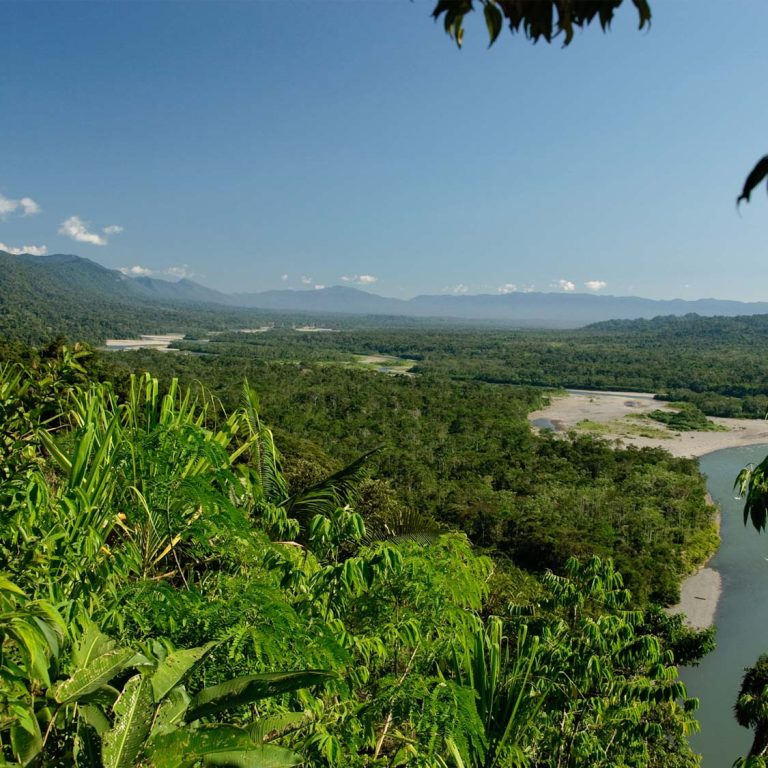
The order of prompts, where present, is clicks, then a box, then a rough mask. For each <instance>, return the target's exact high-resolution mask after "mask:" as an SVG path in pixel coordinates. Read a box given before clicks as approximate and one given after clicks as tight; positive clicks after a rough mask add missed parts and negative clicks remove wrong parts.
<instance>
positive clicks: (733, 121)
mask: <svg viewBox="0 0 768 768" xmlns="http://www.w3.org/2000/svg"><path fill="white" fill-rule="evenodd" d="M625 5H626V6H627V7H626V8H623V9H621V10H620V11H619V13H618V16H617V19H616V21H615V23H614V27H613V29H612V31H611V32H610V33H608V34H606V35H604V34H602V33H601V32H600V30H599V29H598V28H597V27H595V28H589V29H588V30H586V31H584V32H581V33H577V35H576V39H575V40H574V42H573V44H572V45H571V46H570V47H569V48H567V49H563V48H561V47H560V45H559V44H557V43H556V44H554V45H551V46H547V45H545V44H538V45H535V46H533V45H531V44H530V43H528V42H526V41H525V40H524V39H523V38H522V37H519V36H514V37H513V36H511V35H509V34H508V33H507V32H506V31H505V32H504V33H503V34H502V36H501V37H500V39H499V40H498V42H497V43H496V45H495V46H494V47H493V48H491V49H490V50H488V47H487V36H486V31H485V26H484V23H483V20H482V17H481V16H478V15H477V14H475V15H474V16H475V17H474V18H470V19H469V20H468V21H467V24H466V27H467V30H466V36H465V46H464V48H463V50H461V51H459V50H457V49H456V47H455V46H454V45H453V43H452V42H451V41H450V39H449V38H448V37H447V36H446V35H445V34H444V33H443V31H442V27H441V26H440V25H436V24H434V23H433V22H432V20H431V19H430V11H431V8H432V3H431V2H426V0H415V2H409V1H408V0H379V1H373V0H371V1H370V2H366V1H365V0H357V1H353V0H347V2H325V1H324V0H313V2H303V3H299V2H290V1H289V0H285V1H282V2H266V1H265V2H236V3H228V2H216V3H205V2H187V3H185V2H172V3H162V2H151V3H150V2H128V3H122V2H106V1H105V2H90V3H79V2H69V1H66V0H64V1H62V2H54V3H50V4H49V3H44V2H35V1H32V2H19V3H14V2H8V1H7V0H6V2H3V3H0V25H2V28H3V30H4V35H3V40H4V51H3V71H2V75H1V76H0V105H2V107H3V110H2V112H3V117H2V119H1V120H0V158H1V159H2V162H1V163H0V196H1V197H0V243H3V244H5V245H6V246H7V247H9V248H19V249H21V248H23V247H25V246H34V247H36V248H40V249H42V248H43V247H45V248H47V251H48V253H58V252H65V253H77V254H79V255H82V256H87V257H88V258H91V259H94V260H95V261H98V262H99V263H101V264H104V265H105V266H108V267H111V268H121V267H122V268H132V267H138V268H140V269H141V270H146V271H148V272H149V271H151V272H152V273H153V274H155V275H157V276H161V277H162V276H173V275H181V274H191V275H192V276H193V279H196V280H198V281H199V282H201V283H204V284H206V285H210V286H211V287H215V288H218V289H221V290H226V291H235V290H238V291H257V290H264V289H268V288H279V287H294V288H303V287H305V288H312V287H314V286H315V285H334V284H341V283H342V282H346V284H349V285H359V286H362V287H365V288H367V289H369V290H373V291H375V292H377V293H381V294H383V295H391V296H402V297H408V296H413V295H416V294H418V293H437V292H443V291H445V292H452V291H455V292H464V291H467V292H469V293H480V292H488V293H496V292H497V291H499V290H513V287H514V289H516V290H525V289H529V288H534V289H535V290H546V291H548V290H577V291H585V290H590V289H592V290H600V291H602V292H603V293H611V294H616V295H627V294H632V295H641V296H648V297H653V298H671V297H678V296H679V297H682V298H700V297H706V296H715V297H718V298H735V299H744V300H766V299H768V281H766V279H765V275H766V268H765V265H764V262H765V255H766V242H767V240H768V237H767V236H768V199H766V195H765V193H764V191H763V189H762V188H761V189H760V190H758V191H756V192H755V194H754V195H753V203H752V204H751V205H748V206H742V210H741V214H742V215H741V217H739V216H738V215H737V213H736V210H735V205H734V203H735V198H736V195H737V194H738V192H739V190H740V186H741V183H742V181H743V179H744V176H745V175H746V173H747V171H748V170H749V169H750V168H751V167H752V165H753V163H754V162H755V161H756V160H757V159H758V158H759V157H760V156H761V155H762V154H764V153H765V152H768V119H767V118H768V99H766V87H765V81H766V74H767V73H768V67H766V64H767V63H768V47H767V46H766V45H765V30H766V29H768V4H766V3H765V2H764V0H739V2H736V3H729V4H724V3H723V2H722V0H675V1H674V2H670V0H652V6H653V12H654V21H653V25H652V27H651V29H650V31H643V32H638V31H637V29H636V26H637V21H636V17H635V15H634V11H633V9H632V7H631V6H630V5H629V0H626V1H625ZM724 8H727V13H728V15H727V16H724ZM33 204H34V205H33ZM36 208H37V209H39V210H35V209H36ZM118 229H120V231H118ZM0 247H1V246H0ZM284 276H287V277H285V279H283V277H284ZM345 277H346V278H350V279H348V280H346V281H343V280H342V278H345ZM587 283H589V284H590V287H587V285H586V284H587ZM603 284H605V285H603Z"/></svg>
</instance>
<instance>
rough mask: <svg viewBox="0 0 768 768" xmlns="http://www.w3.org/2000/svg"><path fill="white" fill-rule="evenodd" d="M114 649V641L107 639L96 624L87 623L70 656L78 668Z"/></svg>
mask: <svg viewBox="0 0 768 768" xmlns="http://www.w3.org/2000/svg"><path fill="white" fill-rule="evenodd" d="M114 648H115V641H114V640H112V639H111V638H109V637H107V636H106V635H105V634H104V633H103V632H102V631H101V630H100V629H99V628H98V626H97V625H96V624H94V623H93V622H89V623H88V626H87V627H86V628H85V632H83V634H82V636H81V638H80V642H79V643H78V644H77V647H76V648H75V650H74V653H73V654H72V655H73V657H74V660H75V663H76V664H77V666H78V667H86V666H87V665H88V664H89V663H90V662H91V661H93V660H94V659H96V658H98V657H99V656H103V655H104V654H105V653H107V652H109V651H112V650H114Z"/></svg>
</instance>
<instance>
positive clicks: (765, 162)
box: [736, 155, 768, 205]
mask: <svg viewBox="0 0 768 768" xmlns="http://www.w3.org/2000/svg"><path fill="white" fill-rule="evenodd" d="M767 176H768V155H765V157H763V158H761V159H760V160H759V161H758V163H757V165H756V166H755V167H754V168H753V169H752V170H751V171H750V173H749V176H747V179H746V181H745V182H744V189H742V190H741V194H740V195H739V196H738V197H737V198H736V205H739V203H741V201H742V200H746V201H747V202H749V196H750V195H751V194H752V190H753V189H754V188H755V187H756V186H757V185H758V184H759V183H760V182H761V181H762V180H763V179H765V178H766V177H767Z"/></svg>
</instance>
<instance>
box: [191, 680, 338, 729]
mask: <svg viewBox="0 0 768 768" xmlns="http://www.w3.org/2000/svg"><path fill="white" fill-rule="evenodd" d="M333 676H334V675H333V674H332V673H330V672H323V671H321V670H312V669H309V670H303V671H299V672H269V673H266V674H262V675H247V676H245V677H236V678H235V679H234V680H228V681H227V682H226V683H220V684H219V685H213V686H211V687H210V688H203V690H202V691H200V692H199V693H198V694H197V695H196V696H195V697H194V698H193V699H192V703H191V704H190V707H189V710H188V712H187V715H186V720H187V722H192V721H193V720H197V719H198V718H200V717H205V716H206V715H213V714H215V713H216V712H222V711H223V710H226V709H232V708H233V707H237V706H240V705H241V704H249V703H250V702H252V701H258V700H259V699H265V698H267V697H269V696H278V695H279V694H281V693H288V692H289V691H297V690H299V689H300V688H308V687H309V686H311V685H318V684H319V683H323V682H325V681H326V680H328V679H330V678H332V677H333Z"/></svg>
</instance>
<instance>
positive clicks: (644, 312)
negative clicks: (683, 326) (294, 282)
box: [0, 251, 768, 328]
mask: <svg viewBox="0 0 768 768" xmlns="http://www.w3.org/2000/svg"><path fill="white" fill-rule="evenodd" d="M24 296H36V297H38V298H42V299H43V300H45V301H52V302H57V301H58V302H61V301H65V303H66V300H67V299H73V298H76V299H77V300H78V301H79V302H81V303H82V302H88V303H94V302H95V303H96V304H101V303H103V302H117V303H119V304H120V305H121V306H123V307H125V308H126V309H128V308H130V307H136V308H138V307H140V306H144V307H160V306H163V307H177V308H178V307H195V306H197V307H199V306H205V307H206V308H207V309H209V310H211V309H214V308H215V307H217V306H218V307H228V308H230V309H237V308H247V309H257V310H267V311H279V312H298V313H305V314H323V315H328V314H334V313H337V314H343V315H387V316H396V317H413V318H448V319H454V320H460V321H461V320H466V321H482V322H490V323H494V322H496V323H502V324H505V325H514V326H520V327H523V326H527V327H548V328H577V327H581V326H585V325H589V324H592V323H597V322H602V321H607V320H632V319H642V318H644V319H650V318H654V317H658V316H661V315H676V316H680V315H686V314H691V313H695V314H698V315H702V316H727V317H733V316H739V315H756V314H766V313H768V302H739V301H728V300H721V299H698V300H695V301H687V300H684V299H664V300H656V299H644V298H640V297H637V296H603V295H598V294H587V293H538V292H532V293H507V294H477V295H466V294H464V295H460V296H453V295H420V296H416V297H414V298H412V299H395V298H388V297H384V296H378V295H377V294H374V293H369V292H368V291H363V290H360V289H357V288H351V287H349V286H333V287H330V288H322V289H317V290H298V291H297V290H268V291H262V292H255V293H234V294H226V293H222V292H220V291H216V290H214V289H211V288H208V287H206V286H203V285H200V284H199V283H196V282H194V281H192V280H188V279H183V280H179V281H177V282H171V281H168V280H160V279H157V278H152V277H129V276H127V275H124V274H123V273H122V272H120V271H119V270H114V269H107V268H106V267H103V266H101V265H99V264H96V263H95V262H93V261H91V260H90V259H85V258H82V257H79V256H74V255H67V254H51V255H48V256H30V255H28V254H24V255H21V256H13V255H11V254H8V253H5V252H3V251H0V307H2V306H3V304H6V305H7V304H8V303H9V302H13V301H15V300H16V299H17V298H19V297H24Z"/></svg>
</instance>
